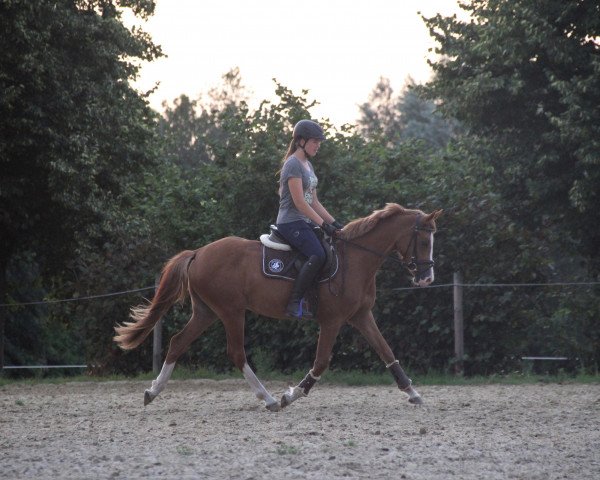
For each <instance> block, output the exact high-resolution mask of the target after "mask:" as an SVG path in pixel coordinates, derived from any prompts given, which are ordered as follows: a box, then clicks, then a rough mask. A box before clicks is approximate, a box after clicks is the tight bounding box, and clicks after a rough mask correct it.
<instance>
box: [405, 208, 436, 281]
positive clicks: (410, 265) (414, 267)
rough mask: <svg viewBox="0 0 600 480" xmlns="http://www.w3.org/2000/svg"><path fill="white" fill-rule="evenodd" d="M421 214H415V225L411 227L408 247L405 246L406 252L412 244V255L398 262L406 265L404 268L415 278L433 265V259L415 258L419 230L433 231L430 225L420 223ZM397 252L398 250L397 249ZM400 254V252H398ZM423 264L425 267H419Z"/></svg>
mask: <svg viewBox="0 0 600 480" xmlns="http://www.w3.org/2000/svg"><path fill="white" fill-rule="evenodd" d="M422 217H423V216H422V215H421V214H419V215H417V218H416V220H415V227H414V229H413V234H412V236H411V237H410V242H409V243H408V247H407V248H406V253H408V251H409V250H410V247H411V245H412V256H411V257H410V261H408V262H406V261H405V260H400V262H401V263H402V264H403V265H404V266H405V267H406V269H407V270H408V271H409V272H410V273H411V274H413V275H415V276H416V277H417V278H418V277H419V275H420V274H421V273H423V272H426V271H427V270H429V269H430V268H433V266H434V265H435V262H434V261H433V260H418V259H417V241H418V237H419V232H430V233H433V232H434V229H433V228H431V227H426V226H423V225H421V218H422ZM397 251H398V253H400V252H399V250H397ZM400 255H401V256H402V254H400ZM406 256H407V255H404V256H403V258H405V257H406ZM422 266H425V268H419V267H422Z"/></svg>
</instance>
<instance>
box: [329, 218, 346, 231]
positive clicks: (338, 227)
mask: <svg viewBox="0 0 600 480" xmlns="http://www.w3.org/2000/svg"><path fill="white" fill-rule="evenodd" d="M331 224H332V225H333V226H334V227H335V228H336V229H337V230H342V229H343V228H344V224H343V223H340V222H338V221H337V220H334V221H333V222H332V223H331Z"/></svg>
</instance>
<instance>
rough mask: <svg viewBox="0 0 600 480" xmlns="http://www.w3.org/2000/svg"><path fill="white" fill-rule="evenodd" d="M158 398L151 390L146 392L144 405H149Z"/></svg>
mask: <svg viewBox="0 0 600 480" xmlns="http://www.w3.org/2000/svg"><path fill="white" fill-rule="evenodd" d="M155 398H156V395H152V393H151V392H150V390H146V391H145V392H144V407H145V406H146V405H148V404H149V403H150V402H151V401H152V400H154V399H155Z"/></svg>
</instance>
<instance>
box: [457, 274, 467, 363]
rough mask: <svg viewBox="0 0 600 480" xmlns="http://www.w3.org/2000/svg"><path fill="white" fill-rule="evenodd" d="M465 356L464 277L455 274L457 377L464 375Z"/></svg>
mask: <svg viewBox="0 0 600 480" xmlns="http://www.w3.org/2000/svg"><path fill="white" fill-rule="evenodd" d="M464 355H465V345H464V333H463V286H462V275H461V273H460V272H454V356H455V363H454V373H455V374H456V375H462V374H463V359H464Z"/></svg>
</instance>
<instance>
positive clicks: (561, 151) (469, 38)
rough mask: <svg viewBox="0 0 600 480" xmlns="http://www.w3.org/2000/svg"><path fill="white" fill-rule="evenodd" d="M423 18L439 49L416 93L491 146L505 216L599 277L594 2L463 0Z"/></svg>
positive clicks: (597, 13) (598, 61)
mask: <svg viewBox="0 0 600 480" xmlns="http://www.w3.org/2000/svg"><path fill="white" fill-rule="evenodd" d="M463 8H464V9H465V10H466V11H467V12H468V13H469V14H470V20H469V21H461V20H458V19H457V17H456V16H453V17H442V16H440V15H437V16H435V17H432V18H426V19H425V22H426V24H427V25H428V27H429V29H430V32H431V35H432V36H433V37H434V38H435V39H436V41H437V42H438V44H439V47H438V48H437V49H436V52H437V53H438V54H439V59H438V60H437V61H433V62H431V65H432V67H433V69H434V71H435V73H436V76H435V78H434V79H433V81H432V82H430V83H429V84H428V85H427V86H426V88H424V89H423V90H422V91H423V92H424V93H425V94H426V95H427V97H428V98H431V99H435V100H436V101H440V102H441V108H442V110H443V111H444V112H445V113H446V114H447V115H449V116H451V117H453V118H456V119H458V120H459V121H460V122H461V123H462V124H463V125H464V126H465V128H467V129H468V131H469V132H470V134H471V135H473V136H475V137H479V138H481V139H482V141H483V142H485V143H488V144H493V145H494V154H493V155H492V156H491V157H490V164H491V166H492V167H493V174H494V176H495V178H496V179H497V182H498V185H499V188H500V191H501V193H502V195H503V199H504V201H505V202H508V203H509V204H510V206H511V208H512V209H513V212H514V216H515V218H518V219H519V221H521V222H523V223H525V224H527V225H528V226H529V227H530V228H532V229H536V230H538V231H540V234H543V235H544V237H545V238H546V239H547V240H548V241H552V242H558V241H561V243H562V245H563V247H564V246H565V245H567V246H568V249H569V250H570V251H572V252H578V253H577V254H578V255H582V256H583V258H584V259H585V262H586V266H587V271H588V273H589V274H590V275H591V276H592V278H597V276H598V275H599V274H600V230H599V229H598V228H597V225H598V223H599V222H600V197H599V195H598V185H599V184H600V162H598V152H599V151H600V108H598V107H599V106H600V75H598V71H599V69H600V41H599V36H600V4H598V2H596V1H586V0H582V1H563V0H549V1H543V2H542V1H539V0H516V1H513V0H510V1H509V0H472V1H471V2H468V3H465V4H464V5H463Z"/></svg>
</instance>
